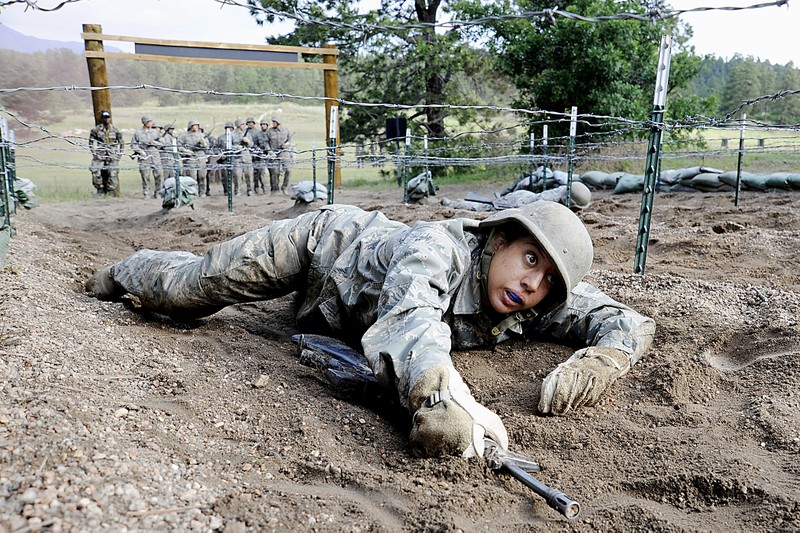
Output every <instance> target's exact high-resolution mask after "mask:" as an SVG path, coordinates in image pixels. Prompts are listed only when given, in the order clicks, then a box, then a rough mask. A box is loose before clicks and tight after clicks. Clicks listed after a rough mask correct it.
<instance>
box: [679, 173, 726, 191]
mask: <svg viewBox="0 0 800 533" xmlns="http://www.w3.org/2000/svg"><path fill="white" fill-rule="evenodd" d="M681 184H682V185H686V186H687V187H691V188H693V189H697V190H699V191H708V192H714V191H716V190H717V189H719V188H720V187H722V186H723V185H725V184H724V183H723V182H722V181H720V179H719V174H712V173H709V172H701V173H700V174H698V175H697V176H695V177H693V178H692V179H690V180H689V181H688V182H686V183H684V182H683V180H681Z"/></svg>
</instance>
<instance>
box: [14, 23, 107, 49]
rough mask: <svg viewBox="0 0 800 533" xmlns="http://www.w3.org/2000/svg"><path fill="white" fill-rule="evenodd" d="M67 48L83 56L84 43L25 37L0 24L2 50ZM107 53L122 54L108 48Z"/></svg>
mask: <svg viewBox="0 0 800 533" xmlns="http://www.w3.org/2000/svg"><path fill="white" fill-rule="evenodd" d="M59 48H67V49H68V50H72V51H73V52H75V53H76V54H83V51H84V44H83V42H82V41H81V42H69V41H51V40H49V39H39V38H38V37H33V36H31V35H25V34H23V33H20V32H18V31H16V30H12V29H11V28H9V27H8V26H6V25H5V24H3V23H1V22H0V50H13V51H15V52H26V53H32V52H46V51H47V50H57V49H59ZM105 50H106V51H107V52H120V51H121V50H120V49H119V48H114V47H113V46H106V47H105Z"/></svg>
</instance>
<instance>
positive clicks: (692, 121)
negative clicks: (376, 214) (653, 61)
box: [0, 84, 800, 136]
mask: <svg viewBox="0 0 800 533" xmlns="http://www.w3.org/2000/svg"><path fill="white" fill-rule="evenodd" d="M101 90H110V91H118V90H125V91H128V90H149V91H162V92H168V93H175V94H183V95H202V96H220V97H247V98H278V99H281V100H299V101H318V102H332V103H337V104H339V105H342V106H352V107H367V108H383V109H387V110H395V111H409V110H426V109H443V110H460V111H464V110H474V111H484V112H487V111H493V112H496V113H512V114H521V115H525V116H542V117H544V119H543V120H539V121H538V122H536V121H528V122H525V123H524V125H526V126H531V125H535V124H553V123H558V122H562V123H563V122H567V121H569V119H570V113H567V112H565V111H555V110H544V109H527V108H521V107H509V106H500V105H460V104H459V105H456V104H396V103H390V102H359V101H354V100H346V99H343V98H330V97H325V96H302V95H293V94H288V93H276V92H272V91H266V92H259V93H255V92H234V91H217V90H213V89H179V88H175V87H162V86H158V85H150V84H140V85H109V86H105V87H87V86H78V85H60V86H51V87H14V88H0V95H3V94H15V93H20V92H43V91H59V92H63V91H73V92H80V91H88V92H92V91H101ZM798 93H800V89H786V90H781V91H779V92H777V93H774V94H766V95H762V96H758V97H756V98H753V99H750V100H745V101H743V102H742V103H741V104H740V105H739V106H738V107H737V108H735V109H734V110H732V111H730V112H728V113H726V114H725V115H724V116H723V117H722V118H721V119H718V118H713V117H706V116H703V115H693V116H687V117H684V118H682V119H679V120H665V121H664V122H663V123H660V124H658V125H657V126H659V127H662V128H664V129H666V130H679V129H687V128H688V129H697V128H704V127H715V128H716V127H725V126H729V127H739V126H741V121H740V120H738V119H736V118H734V117H735V115H736V114H738V113H739V112H740V111H742V110H743V109H745V108H747V107H750V106H753V105H755V104H758V103H760V102H763V101H766V100H771V101H775V100H780V99H781V98H786V97H788V96H791V95H795V94H798ZM6 112H8V111H6ZM9 114H11V113H10V112H9ZM14 118H15V119H17V120H19V121H20V123H22V124H25V123H24V120H22V119H20V118H19V117H17V116H16V115H14ZM577 119H578V121H579V123H580V124H582V125H584V126H587V127H593V128H600V127H606V126H608V125H609V123H611V124H613V125H614V127H617V128H632V129H646V128H650V127H651V126H653V125H654V124H653V123H652V122H651V121H650V120H649V119H647V120H635V119H630V118H626V117H618V116H613V115H601V114H594V113H581V114H578V115H577ZM601 121H605V122H601ZM751 124H752V125H756V124H759V125H761V126H762V127H770V128H775V129H791V130H796V129H799V128H800V124H793V125H784V124H768V123H765V122H756V121H754V120H751ZM518 125H519V126H522V125H523V123H519V124H518ZM465 134H466V132H464V133H462V134H461V135H462V136H463V135H465Z"/></svg>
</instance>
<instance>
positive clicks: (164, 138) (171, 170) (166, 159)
mask: <svg viewBox="0 0 800 533" xmlns="http://www.w3.org/2000/svg"><path fill="white" fill-rule="evenodd" d="M171 131H174V130H173V128H169V129H167V131H166V132H164V133H163V134H162V135H161V137H159V139H158V140H159V141H160V142H161V169H162V170H163V171H164V181H167V180H168V179H169V178H172V177H176V176H177V175H178V174H180V164H179V163H178V158H177V154H176V153H175V151H174V150H173V147H175V148H177V139H176V138H175V136H174V135H173V134H172V133H170V132H171ZM176 167H177V170H178V172H177V173H176Z"/></svg>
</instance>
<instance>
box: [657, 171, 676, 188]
mask: <svg viewBox="0 0 800 533" xmlns="http://www.w3.org/2000/svg"><path fill="white" fill-rule="evenodd" d="M658 181H659V183H663V184H664V185H674V184H675V183H678V182H679V181H680V174H679V171H678V170H675V169H671V170H662V171H661V173H660V174H659V175H658Z"/></svg>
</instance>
